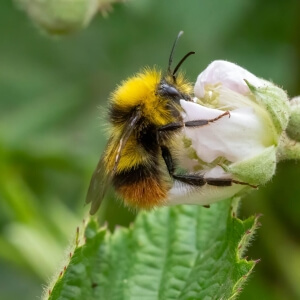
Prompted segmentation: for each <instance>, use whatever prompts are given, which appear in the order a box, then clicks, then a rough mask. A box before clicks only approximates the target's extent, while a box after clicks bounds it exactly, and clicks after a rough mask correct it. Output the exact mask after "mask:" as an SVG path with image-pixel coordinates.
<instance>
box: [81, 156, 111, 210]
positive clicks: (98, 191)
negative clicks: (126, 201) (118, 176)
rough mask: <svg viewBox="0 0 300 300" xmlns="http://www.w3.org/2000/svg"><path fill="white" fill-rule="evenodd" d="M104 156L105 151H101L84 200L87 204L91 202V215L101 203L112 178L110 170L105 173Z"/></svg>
mask: <svg viewBox="0 0 300 300" xmlns="http://www.w3.org/2000/svg"><path fill="white" fill-rule="evenodd" d="M104 157H105V153H103V155H102V156H101V158H100V160H99V162H98V165H97V167H96V170H95V171H94V173H93V176H92V179H91V182H90V186H89V189H88V192H87V196H86V200H85V202H86V203H87V204H88V203H91V208H90V214H91V215H93V214H94V213H95V212H96V211H97V210H98V208H99V206H100V205H101V203H102V200H103V198H104V195H105V193H106V191H107V189H108V187H109V185H110V183H111V179H112V172H110V173H109V174H107V172H106V167H105V162H104Z"/></svg>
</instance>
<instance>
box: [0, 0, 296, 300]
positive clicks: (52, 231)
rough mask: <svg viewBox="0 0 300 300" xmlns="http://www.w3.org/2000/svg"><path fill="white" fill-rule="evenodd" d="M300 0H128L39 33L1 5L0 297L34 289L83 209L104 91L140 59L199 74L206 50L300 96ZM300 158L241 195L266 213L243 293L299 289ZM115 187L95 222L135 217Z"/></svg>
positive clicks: (288, 294)
mask: <svg viewBox="0 0 300 300" xmlns="http://www.w3.org/2000/svg"><path fill="white" fill-rule="evenodd" d="M299 12H300V2H299V1H298V0H294V1H293V0H286V1H281V0H264V1H261V0H223V1H218V0H202V1H198V0H194V1H192V0H188V1H161V0H152V1H151V0H131V1H128V2H127V3H126V4H118V5H115V7H114V11H113V12H112V13H111V14H110V15H109V17H108V18H103V17H102V16H101V15H98V16H96V17H95V19H94V20H93V22H92V24H91V25H90V26H89V27H88V28H86V29H85V30H83V31H81V32H79V33H77V34H73V35H72V36H69V37H64V38H49V37H47V36H46V35H45V34H42V33H41V32H40V31H39V30H37V28H35V26H33V25H32V23H31V22H30V21H29V20H28V19H27V17H26V15H25V14H24V13H23V12H21V11H19V10H17V9H16V8H15V6H14V5H13V3H12V2H11V1H8V0H6V1H5V0H4V1H2V2H1V4H0V178H1V180H0V298H1V299H5V300H10V299H23V300H27V299H28V300H29V299H37V298H39V296H40V294H41V292H42V288H43V287H44V286H45V285H46V283H47V282H48V281H49V280H51V277H52V276H53V274H54V272H55V271H56V270H57V266H59V265H60V264H59V263H60V261H61V260H62V259H63V257H64V256H65V254H66V253H65V251H66V250H65V249H66V248H67V246H68V244H69V243H70V241H72V237H74V235H75V231H76V227H77V226H78V225H81V222H82V220H83V219H84V217H86V216H87V209H88V208H87V207H84V205H83V203H84V198H85V193H86V189H87V186H88V183H89V179H90V176H91V173H92V171H93V169H94V167H95V166H96V163H97V160H98V158H99V155H100V154H101V151H102V150H103V147H104V145H105V140H106V137H105V135H104V133H103V127H104V125H105V117H104V118H103V116H105V106H106V104H107V99H108V96H109V93H110V92H111V91H112V90H113V89H114V88H115V86H116V85H117V84H118V83H119V82H120V81H121V80H122V79H125V78H127V77H128V76H130V75H132V74H133V73H135V72H137V71H138V70H140V68H141V67H143V66H145V65H149V66H153V65H158V66H161V67H162V68H163V69H166V66H167V60H168V55H169V52H170V48H171V45H172V43H173V40H174V38H175V36H176V35H177V33H178V32H179V30H184V31H185V34H184V36H183V37H182V39H181V40H180V43H179V46H178V48H177V51H176V55H175V56H176V58H175V61H178V60H179V59H180V58H181V57H182V56H183V55H184V54H185V53H186V52H188V51H191V50H194V51H196V55H195V56H193V57H192V58H190V59H189V60H188V61H187V62H186V63H185V65H184V69H185V70H186V73H187V76H188V78H189V79H190V80H191V81H195V78H196V76H197V75H198V74H199V73H200V71H201V70H203V69H204V68H205V67H206V66H207V65H208V64H209V63H210V62H211V61H212V60H215V59H226V60H230V61H233V62H236V63H238V64H239V65H241V66H243V67H245V68H247V69H248V70H249V71H251V72H253V73H254V74H256V75H257V76H260V77H263V78H265V79H272V80H273V81H274V82H275V83H277V84H278V85H280V86H282V87H283V88H284V89H286V90H287V91H288V93H289V95H290V96H291V97H292V96H296V95H299V94H300V84H299V83H300V18H299ZM299 182H300V165H299V163H296V162H288V163H281V164H280V165H279V166H278V170H277V173H276V176H275V178H274V179H273V180H272V182H270V183H269V184H268V185H267V186H266V187H262V188H260V190H259V191H257V192H253V193H252V194H251V195H249V196H248V197H247V198H245V199H244V200H243V205H242V209H241V217H247V216H248V215H250V214H253V213H262V214H263V215H264V216H263V217H262V218H261V223H262V227H261V229H260V230H259V231H258V234H257V238H256V240H255V241H254V242H253V246H252V247H251V248H250V249H249V251H248V255H249V257H250V258H254V259H257V258H261V260H262V261H261V262H260V263H259V264H258V266H257V267H256V268H255V272H254V273H253V275H252V278H251V279H250V281H249V282H248V284H247V285H246V287H245V289H244V291H243V293H242V295H241V297H240V299H243V300H246V299H255V298H257V299H272V300H273V299H275V300H280V299H300V201H299V197H300V195H299V194H300V185H299ZM112 198H113V196H110V197H109V199H107V201H106V203H105V205H104V206H103V207H102V211H101V216H100V217H101V218H102V220H104V219H106V220H109V223H110V224H111V226H113V224H121V225H126V224H128V222H130V221H131V220H132V218H133V217H134V216H133V215H132V214H130V213H128V212H127V210H126V209H124V208H122V206H121V205H120V204H119V203H117V202H115V201H114V200H113V199H112Z"/></svg>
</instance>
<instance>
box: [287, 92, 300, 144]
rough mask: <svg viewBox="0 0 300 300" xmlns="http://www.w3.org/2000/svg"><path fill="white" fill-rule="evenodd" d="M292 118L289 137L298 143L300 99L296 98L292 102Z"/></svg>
mask: <svg viewBox="0 0 300 300" xmlns="http://www.w3.org/2000/svg"><path fill="white" fill-rule="evenodd" d="M290 107H291V117H290V120H289V123H288V127H287V129H286V132H287V134H288V136H289V137H290V138H292V139H294V140H296V141H300V97H299V96H298V97H295V98H293V99H292V100H291V101H290Z"/></svg>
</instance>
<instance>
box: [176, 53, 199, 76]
mask: <svg viewBox="0 0 300 300" xmlns="http://www.w3.org/2000/svg"><path fill="white" fill-rule="evenodd" d="M192 54H195V52H194V51H191V52H189V53H187V54H186V55H185V56H184V57H183V58H182V59H181V60H180V62H179V63H178V64H177V66H176V67H175V69H174V71H173V73H172V76H173V78H174V77H175V74H176V72H177V71H178V69H179V68H180V66H181V65H182V63H183V62H184V61H185V60H186V59H187V58H188V57H189V56H190V55H192Z"/></svg>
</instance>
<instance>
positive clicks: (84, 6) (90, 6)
mask: <svg viewBox="0 0 300 300" xmlns="http://www.w3.org/2000/svg"><path fill="white" fill-rule="evenodd" d="M116 1H117V0H15V2H16V3H17V5H18V6H19V7H20V8H21V9H23V10H24V11H25V12H26V13H27V15H28V16H29V17H30V19H31V20H32V21H33V22H34V23H35V24H36V25H38V27H39V28H41V29H42V30H43V31H45V32H47V33H49V34H53V35H65V34H70V33H72V32H75V31H77V30H79V29H82V28H84V27H86V26H87V25H88V24H89V23H90V21H91V20H92V18H93V17H94V15H95V14H96V13H97V12H98V11H99V10H100V11H102V12H104V13H105V12H106V11H107V9H108V8H109V5H110V4H111V3H113V2H116Z"/></svg>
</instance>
